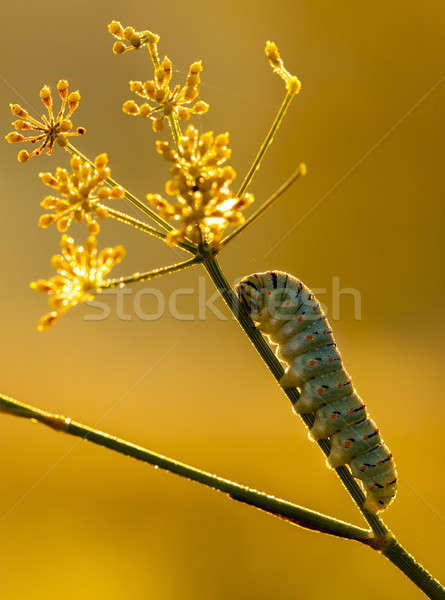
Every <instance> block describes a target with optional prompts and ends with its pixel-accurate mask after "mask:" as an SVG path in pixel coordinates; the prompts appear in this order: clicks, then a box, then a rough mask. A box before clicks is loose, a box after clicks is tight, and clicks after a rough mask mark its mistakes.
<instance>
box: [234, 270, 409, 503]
mask: <svg viewBox="0 0 445 600" xmlns="http://www.w3.org/2000/svg"><path fill="white" fill-rule="evenodd" d="M236 292H237V294H238V297H239V299H240V301H241V303H242V304H243V305H244V307H245V308H246V310H247V312H248V313H249V314H250V316H251V318H252V319H253V320H254V321H255V322H256V323H257V326H258V328H259V329H260V331H262V332H263V333H265V334H266V335H267V336H268V337H269V339H270V341H271V342H272V343H274V344H278V351H277V356H278V357H279V358H280V359H281V360H283V361H284V362H285V363H286V364H287V369H286V372H285V374H284V375H283V377H282V379H281V380H280V384H281V385H282V386H283V387H284V388H289V387H296V388H299V390H300V397H299V399H298V400H297V401H296V402H295V404H294V409H295V411H296V412H297V413H300V414H303V413H313V414H314V416H315V421H314V424H313V426H312V427H311V429H310V433H311V436H312V437H313V439H315V440H320V439H329V440H330V443H331V450H330V454H329V456H328V461H329V464H330V465H331V466H332V467H334V468H336V467H339V466H341V465H346V464H349V465H350V468H351V471H352V474H353V475H354V477H356V478H357V479H360V480H361V481H362V483H363V487H364V489H365V492H366V501H365V504H364V507H365V508H366V509H367V510H369V511H370V512H374V513H376V512H379V511H381V510H384V509H385V508H386V507H387V506H388V505H389V504H390V503H391V502H392V500H393V499H394V497H395V495H396V491H397V483H396V482H397V473H396V469H395V465H394V461H393V459H392V454H391V453H390V451H389V450H388V448H387V447H386V446H385V444H384V443H383V441H382V439H381V438H380V435H379V430H378V429H377V427H376V425H375V423H374V421H372V420H371V419H370V418H369V417H368V415H367V413H366V409H365V405H364V403H363V402H362V400H361V399H360V397H359V396H358V394H357V393H356V392H355V390H354V388H353V386H352V384H351V380H350V377H349V375H348V373H347V372H346V370H345V369H344V367H343V365H342V361H341V356H340V353H339V352H338V350H337V347H336V344H335V341H334V337H333V335H332V331H331V329H330V326H329V323H328V320H327V318H326V316H325V314H324V313H323V311H322V309H321V307H320V304H319V303H318V301H317V299H316V298H315V297H314V295H313V294H312V292H311V291H310V290H309V289H308V288H307V287H306V286H305V285H304V284H303V283H302V282H301V281H299V280H298V279H296V278H295V277H292V276H291V275H288V274H287V273H283V272H281V271H268V272H266V273H255V274H253V275H249V276H248V277H246V278H245V279H243V280H242V281H241V282H240V283H239V285H237V286H236Z"/></svg>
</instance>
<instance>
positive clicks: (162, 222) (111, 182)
mask: <svg viewBox="0 0 445 600" xmlns="http://www.w3.org/2000/svg"><path fill="white" fill-rule="evenodd" d="M64 148H65V150H66V151H67V152H69V153H70V154H72V155H73V156H78V157H79V158H81V159H82V160H84V161H85V162H87V163H89V164H90V165H91V166H92V167H94V166H95V165H94V162H93V161H91V160H90V159H89V158H88V157H87V156H85V154H82V152H80V150H78V149H77V148H75V147H74V146H73V145H72V144H70V143H68V144H67V145H66V146H64ZM105 182H106V183H108V184H109V185H111V186H112V187H117V186H119V184H118V182H117V181H116V180H115V179H112V178H111V177H107V179H106V180H105ZM120 187H122V186H120ZM123 190H124V192H125V198H126V200H128V201H129V202H130V203H131V204H133V206H136V208H138V209H139V210H140V211H141V212H143V213H144V214H145V215H147V216H148V217H150V219H152V220H153V221H155V223H157V224H158V225H160V226H161V227H162V228H163V229H165V230H166V231H172V230H173V229H174V227H172V226H171V225H170V223H167V221H165V220H164V219H163V218H162V217H160V216H159V215H158V214H157V213H155V212H154V211H153V210H151V208H150V207H149V206H147V205H146V204H145V203H144V202H142V201H141V200H139V198H136V196H133V194H131V193H130V192H129V191H128V190H126V189H125V188H123Z"/></svg>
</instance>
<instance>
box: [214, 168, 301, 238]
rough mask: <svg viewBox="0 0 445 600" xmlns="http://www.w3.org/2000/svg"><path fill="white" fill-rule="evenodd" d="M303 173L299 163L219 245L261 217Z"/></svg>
mask: <svg viewBox="0 0 445 600" xmlns="http://www.w3.org/2000/svg"><path fill="white" fill-rule="evenodd" d="M304 175H306V165H305V164H304V163H301V164H300V165H299V166H298V169H297V170H296V171H295V172H294V173H293V174H292V175H291V176H290V177H289V179H288V180H287V181H285V182H284V183H283V185H282V186H280V187H279V188H278V189H277V191H276V192H274V193H273V194H272V196H270V198H268V199H267V200H266V202H264V204H262V205H261V206H260V207H259V208H258V209H257V210H256V211H255V212H254V213H252V214H251V215H250V217H249V218H248V219H246V220H245V221H244V223H242V225H240V226H239V227H237V228H236V229H235V230H234V231H232V233H230V234H229V235H228V236H227V237H225V238H224V239H223V240H222V242H221V244H220V246H221V248H223V247H225V246H227V244H228V243H229V242H230V241H232V240H233V238H235V237H236V236H237V235H239V234H240V233H241V232H242V231H244V229H246V227H248V226H249V225H251V224H252V223H253V222H254V221H256V220H257V219H258V217H261V215H262V214H263V213H264V212H266V210H267V209H268V208H270V207H271V206H272V204H273V203H274V202H276V201H277V200H278V199H279V198H280V197H281V196H282V195H283V194H284V192H286V191H287V190H288V189H289V188H290V186H291V185H292V184H293V183H294V182H295V181H296V180H297V179H299V178H300V177H303V176H304Z"/></svg>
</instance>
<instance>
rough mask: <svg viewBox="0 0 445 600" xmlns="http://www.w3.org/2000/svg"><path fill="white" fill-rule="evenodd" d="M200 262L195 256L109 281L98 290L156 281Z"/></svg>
mask: <svg viewBox="0 0 445 600" xmlns="http://www.w3.org/2000/svg"><path fill="white" fill-rule="evenodd" d="M200 262H202V258H200V257H199V256H195V257H194V258H190V259H189V260H185V261H183V262H179V263H176V264H174V265H169V266H168V267H161V268H159V269H153V270H152V271H146V272H145V273H134V274H133V275H129V276H128V277H118V278H117V279H107V280H106V281H105V283H104V284H103V285H101V286H99V287H98V288H97V289H110V288H116V287H123V286H124V285H128V284H129V283H136V282H140V281H149V280H150V279H155V278H156V277H161V276H162V275H169V274H170V273H176V272H177V271H182V270H183V269H187V268H188V267H192V266H193V265H197V264H198V263H200Z"/></svg>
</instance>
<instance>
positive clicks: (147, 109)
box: [122, 57, 209, 133]
mask: <svg viewBox="0 0 445 600" xmlns="http://www.w3.org/2000/svg"><path fill="white" fill-rule="evenodd" d="M201 71H202V63H201V61H197V62H194V63H193V64H192V65H190V68H189V73H188V76H187V79H186V82H185V85H184V87H183V88H181V86H179V85H177V86H175V88H174V89H173V90H170V85H169V84H170V81H171V77H172V62H171V60H170V59H169V58H167V57H165V58H164V59H163V61H162V62H161V63H160V66H159V68H158V69H155V78H154V80H150V81H145V82H144V83H142V81H130V90H131V91H132V92H134V93H135V94H137V95H138V96H140V97H141V98H144V99H145V100H147V101H148V102H146V103H144V104H142V105H138V104H136V102H135V101H134V100H127V101H126V102H124V104H123V106H122V110H123V111H124V113H125V114H127V115H132V116H139V117H143V118H144V117H145V118H147V117H148V118H150V119H152V121H153V122H152V126H153V131H154V132H155V133H158V132H160V131H162V129H163V125H164V117H169V116H170V115H172V114H174V115H176V116H177V117H178V119H180V120H181V121H188V119H190V117H191V116H192V115H202V114H204V113H206V112H207V111H208V110H209V105H208V104H207V102H203V101H202V100H199V101H198V102H196V103H195V104H194V105H193V106H190V107H187V106H185V105H186V104H190V103H191V102H193V100H195V99H196V98H197V97H198V95H199V89H198V87H199V84H200V82H201V80H200V73H201Z"/></svg>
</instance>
